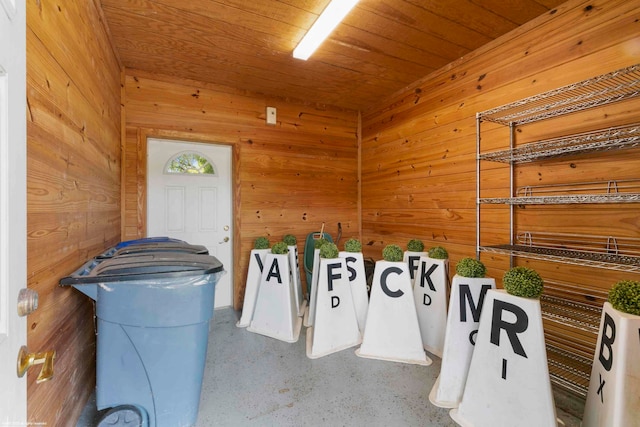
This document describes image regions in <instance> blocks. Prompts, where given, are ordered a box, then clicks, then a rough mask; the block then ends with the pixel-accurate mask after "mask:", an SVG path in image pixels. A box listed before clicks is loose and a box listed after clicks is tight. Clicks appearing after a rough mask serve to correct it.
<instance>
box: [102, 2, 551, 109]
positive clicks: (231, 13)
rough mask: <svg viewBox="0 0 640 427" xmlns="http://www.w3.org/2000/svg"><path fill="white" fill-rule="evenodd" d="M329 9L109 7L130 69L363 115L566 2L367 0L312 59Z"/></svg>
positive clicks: (310, 5)
mask: <svg viewBox="0 0 640 427" xmlns="http://www.w3.org/2000/svg"><path fill="white" fill-rule="evenodd" d="M328 2H329V0H188V1H184V0H101V4H102V8H103V10H104V15H105V17H106V20H107V23H108V26H109V28H110V31H111V33H112V38H113V42H114V44H115V49H116V52H117V53H118V55H119V56H120V59H121V61H122V64H123V65H124V66H125V67H127V68H129V69H133V70H136V69H139V70H144V71H149V72H154V73H159V74H165V75H169V76H175V77H180V78H187V79H193V80H197V81H203V82H210V83H215V84H220V85H224V86H230V87H233V88H236V89H240V90H247V91H250V92H254V93H259V94H264V95H267V96H278V97H283V98H290V99H299V100H304V101H309V102H317V103H322V104H329V105H334V106H339V107H343V108H347V109H354V110H364V109H367V108H368V107H370V106H372V105H374V104H375V103H376V101H379V100H381V99H383V98H384V97H386V96H388V95H391V94H393V93H395V92H396V91H398V90H400V89H402V88H403V87H406V86H407V85H409V84H411V83H413V82H414V81H416V80H418V79H420V78H422V77H424V76H426V75H427V74H429V73H430V72H432V71H434V70H437V69H439V68H441V67H443V66H444V65H446V64H448V63H450V62H452V61H454V60H456V59H458V58H460V57H462V56H464V55H466V54H467V53H469V52H471V51H473V50H475V49H476V48H478V47H480V46H482V45H484V44H486V43H488V42H490V41H491V40H494V39H495V38H497V37H500V36H501V35H503V34H505V33H507V32H509V31H511V30H513V29H514V28H516V27H518V26H520V25H522V24H524V23H525V22H528V21H530V20H532V19H533V18H536V17H537V16H539V15H541V14H544V13H547V12H548V11H549V10H552V9H553V8H554V7H556V6H557V5H559V4H561V3H563V2H564V0H361V1H360V3H359V4H358V5H357V6H356V7H355V8H354V9H353V10H352V11H351V13H350V14H349V15H348V16H347V18H346V19H345V20H344V21H343V23H342V24H341V25H339V26H338V28H336V30H335V31H334V33H333V34H332V35H331V37H330V38H329V40H328V41H326V42H325V43H324V44H323V45H322V46H321V47H320V48H319V49H318V50H317V51H316V53H315V54H314V55H313V56H312V57H311V58H310V59H309V60H308V61H301V60H297V59H294V58H293V57H292V55H291V53H292V51H293V49H294V48H295V46H296V44H297V42H298V41H299V40H300V39H301V38H302V37H303V35H304V34H305V31H306V30H307V29H308V28H309V27H310V26H311V25H312V24H313V22H314V21H315V19H316V18H317V16H318V15H319V14H320V12H322V10H323V9H324V8H325V6H326V5H327V4H328Z"/></svg>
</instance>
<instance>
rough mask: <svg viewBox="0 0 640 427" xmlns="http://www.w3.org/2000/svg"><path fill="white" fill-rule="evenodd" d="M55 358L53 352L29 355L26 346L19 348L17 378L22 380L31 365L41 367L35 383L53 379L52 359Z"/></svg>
mask: <svg viewBox="0 0 640 427" xmlns="http://www.w3.org/2000/svg"><path fill="white" fill-rule="evenodd" d="M55 357H56V352H55V350H50V351H43V352H42V353H29V350H27V347H26V346H24V345H23V346H22V347H20V351H19V352H18V378H22V377H23V376H24V374H25V372H27V369H29V368H30V367H31V366H33V365H42V369H41V370H40V374H39V375H38V378H37V379H36V383H41V382H44V381H47V380H50V379H51V378H53V359H54V358H55Z"/></svg>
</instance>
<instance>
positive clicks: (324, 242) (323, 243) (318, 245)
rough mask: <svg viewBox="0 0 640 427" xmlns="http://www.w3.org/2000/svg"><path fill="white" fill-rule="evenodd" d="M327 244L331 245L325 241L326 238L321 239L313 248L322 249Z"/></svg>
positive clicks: (316, 241) (314, 243) (315, 241)
mask: <svg viewBox="0 0 640 427" xmlns="http://www.w3.org/2000/svg"><path fill="white" fill-rule="evenodd" d="M327 243H329V241H328V240H327V239H325V238H324V237H321V238H319V239H315V240H314V242H313V248H314V249H320V248H321V247H322V246H323V245H326V244H327Z"/></svg>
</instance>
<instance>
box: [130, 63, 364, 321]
mask: <svg viewBox="0 0 640 427" xmlns="http://www.w3.org/2000/svg"><path fill="white" fill-rule="evenodd" d="M126 74H127V76H126V85H125V92H126V93H125V100H124V105H125V115H126V139H125V146H124V176H123V183H124V188H123V192H124V194H123V200H124V203H123V218H124V221H123V224H122V226H123V231H122V235H123V239H132V238H139V237H143V236H145V233H146V230H145V222H146V220H145V218H146V188H145V186H146V138H147V136H153V137H160V138H162V137H166V138H171V139H178V140H192V141H202V142H210V143H219V144H228V145H232V146H233V163H234V164H233V174H234V179H233V182H234V186H235V188H234V195H235V197H234V199H235V200H234V210H235V214H234V215H235V224H234V232H235V238H234V240H235V241H234V246H235V247H234V259H235V265H234V272H235V273H234V306H235V307H236V308H238V309H239V308H240V307H241V306H242V300H243V297H244V288H245V286H244V285H245V284H244V280H245V278H246V273H247V268H248V259H249V253H250V250H251V249H252V248H253V242H254V240H255V239H256V237H259V236H267V237H268V238H269V240H270V242H271V243H272V244H273V243H275V242H277V241H279V240H282V237H283V236H284V235H285V234H289V233H291V234H294V235H295V236H296V237H297V239H298V247H299V250H300V252H301V254H300V255H301V257H302V252H303V249H304V239H305V237H306V235H307V234H308V233H310V232H313V231H317V230H319V229H320V227H321V225H322V223H323V222H324V223H325V224H326V231H327V232H329V233H331V234H332V236H333V237H334V238H335V237H336V235H337V227H338V225H337V224H338V222H340V223H341V224H342V228H343V236H344V238H345V239H346V238H348V237H354V236H357V235H358V231H359V222H358V210H357V206H358V202H357V201H358V182H357V170H358V168H357V162H358V144H357V141H358V138H357V135H356V132H357V123H358V114H357V112H354V111H345V110H341V109H337V108H331V107H328V106H323V105H315V104H308V103H303V102H296V101H291V100H283V99H276V98H268V97H264V96H261V95H257V94H251V93H247V92H244V91H242V90H236V89H231V88H228V87H222V86H216V85H211V84H205V83H201V82H195V81H178V80H176V79H175V78H173V77H165V76H162V75H155V74H148V73H144V72H141V71H136V70H127V71H126ZM267 106H271V107H276V108H277V121H278V123H277V125H276V126H269V125H266V124H265V108H266V107H267ZM343 241H344V240H343ZM303 275H304V274H303ZM303 280H304V279H303Z"/></svg>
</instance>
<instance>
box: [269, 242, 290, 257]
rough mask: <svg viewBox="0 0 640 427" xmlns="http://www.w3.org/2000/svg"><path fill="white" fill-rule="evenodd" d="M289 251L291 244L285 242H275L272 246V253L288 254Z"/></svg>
mask: <svg viewBox="0 0 640 427" xmlns="http://www.w3.org/2000/svg"><path fill="white" fill-rule="evenodd" d="M288 252H289V246H288V245H287V244H286V243H285V242H278V243H274V245H273V246H272V247H271V253H272V254H280V255H282V254H286V253H288Z"/></svg>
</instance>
